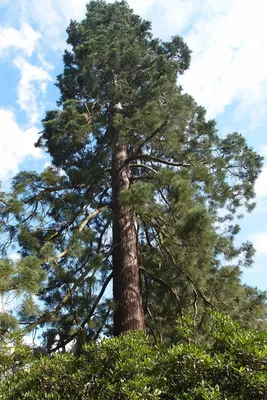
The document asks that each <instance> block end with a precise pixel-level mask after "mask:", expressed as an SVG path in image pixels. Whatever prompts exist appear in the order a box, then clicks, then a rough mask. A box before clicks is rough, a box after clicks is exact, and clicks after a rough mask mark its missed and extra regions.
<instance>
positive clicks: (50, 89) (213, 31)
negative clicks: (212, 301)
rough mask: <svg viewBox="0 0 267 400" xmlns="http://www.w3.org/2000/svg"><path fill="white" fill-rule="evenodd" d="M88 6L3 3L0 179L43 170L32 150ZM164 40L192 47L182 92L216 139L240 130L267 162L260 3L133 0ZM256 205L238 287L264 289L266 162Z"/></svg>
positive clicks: (266, 8)
mask: <svg viewBox="0 0 267 400" xmlns="http://www.w3.org/2000/svg"><path fill="white" fill-rule="evenodd" d="M85 4H86V0H75V1H73V0H39V1H38V2H37V1H36V0H0V137H1V147H0V180H1V181H2V183H3V186H4V187H8V185H9V183H10V179H11V177H12V176H13V175H14V174H15V173H17V172H18V171H19V170H23V169H34V170H35V169H42V168H43V167H44V165H46V164H47V162H48V161H49V159H48V157H47V156H46V155H45V154H43V153H41V152H40V151H39V150H37V149H35V148H34V142H35V141H36V139H37V136H38V135H37V132H38V131H39V130H40V129H41V125H40V120H41V118H42V117H43V116H44V113H45V110H47V109H52V108H54V107H55V102H56V100H57V98H58V91H57V89H56V88H55V87H54V85H53V83H54V82H55V77H56V75H57V74H59V73H60V72H61V70H62V67H63V64H62V54H63V51H64V49H65V47H66V45H65V38H66V35H65V29H66V27H67V25H68V23H69V20H70V19H71V18H72V19H78V20H79V19H81V18H82V17H83V16H84V13H85ZM129 4H130V6H131V7H132V8H133V9H134V10H135V12H136V13H138V14H140V15H141V16H142V17H144V18H146V19H148V20H150V21H152V26H153V32H154V34H155V35H156V36H159V37H160V38H162V39H168V38H169V37H170V36H171V35H174V34H180V35H182V36H183V37H184V38H185V40H186V42H187V43H188V45H189V47H190V48H191V49H192V51H193V54H192V63H191V68H190V70H189V71H188V72H186V73H185V75H184V77H183V78H182V79H181V82H180V83H182V85H183V86H184V89H185V91H187V92H188V93H190V94H191V95H193V96H194V97H195V99H196V100H197V101H198V102H199V104H201V105H203V106H204V107H206V109H207V113H208V116H209V117H211V118H215V119H216V120H217V122H218V129H219V132H220V133H221V134H222V135H225V134H226V133H227V132H231V131H239V132H241V133H243V135H244V136H245V137H246V139H247V141H248V143H249V145H251V146H253V147H255V149H256V150H257V151H258V152H260V153H261V154H262V155H264V156H267V137H266V129H267V90H266V89H267V26H266V21H265V17H266V15H267V2H266V0H254V1H253V2H252V1H251V0H201V1H200V0H130V1H129ZM256 194H257V207H256V209H255V210H254V212H253V213H252V214H249V215H246V216H245V218H244V220H243V221H242V223H241V226H242V231H241V234H240V236H239V240H251V241H252V242H253V243H254V246H255V248H256V250H257V255H256V258H255V264H254V267H253V268H252V269H249V270H246V271H244V275H243V279H244V281H245V282H246V283H248V284H250V285H252V286H258V287H259V288H260V289H262V290H267V266H266V263H265V258H266V256H267V163H266V164H265V166H264V169H263V172H262V174H261V176H260V177H259V179H258V181H257V184H256Z"/></svg>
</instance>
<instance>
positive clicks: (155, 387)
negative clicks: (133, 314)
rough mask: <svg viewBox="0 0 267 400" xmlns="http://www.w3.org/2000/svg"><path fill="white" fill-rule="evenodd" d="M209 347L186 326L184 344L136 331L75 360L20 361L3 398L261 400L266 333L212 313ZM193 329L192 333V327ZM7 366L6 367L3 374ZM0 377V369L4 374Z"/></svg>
mask: <svg viewBox="0 0 267 400" xmlns="http://www.w3.org/2000/svg"><path fill="white" fill-rule="evenodd" d="M210 317H211V318H212V326H211V325H207V326H206V328H207V330H208V333H209V335H210V342H209V344H207V345H202V346H201V345H200V344H197V343H195V341H191V339H190V337H191V334H192V330H191V328H192V326H193V324H192V321H190V320H187V321H185V325H187V328H186V329H182V331H181V332H180V333H181V334H182V336H183V342H182V343H180V344H177V345H173V346H171V347H170V348H166V347H164V346H162V345H160V346H154V345H152V344H151V341H150V339H149V338H148V337H146V336H144V335H143V334H141V333H138V332H137V333H128V334H124V335H122V336H121V337H119V338H114V339H102V340H100V341H99V342H98V343H91V344H89V345H87V346H85V348H84V354H83V355H82V356H80V357H77V356H74V355H72V354H55V355H54V356H50V357H48V356H43V357H41V358H40V359H37V360H35V361H34V360H31V361H29V358H28V355H27V354H26V353H25V354H24V353H23V352H21V349H16V350H15V352H14V354H16V353H17V355H16V356H15V358H16V360H18V359H19V357H24V360H25V361H24V362H25V363H28V366H27V368H23V363H21V362H20V364H19V365H17V367H16V368H15V369H13V370H12V373H9V374H7V377H6V379H4V380H2V382H1V384H0V389H1V393H2V397H1V398H2V399H3V400H15V399H16V400H20V399H32V400H35V399H36V400H37V399H41V398H42V399H46V398H47V399H48V398H49V399H57V400H60V399H62V400H63V399H64V400H66V399H72V400H74V399H75V400H85V399H87V400H90V399H92V400H97V399H99V400H105V399H106V400H112V399H114V400H124V399H125V400H126V399H131V400H133V399H135V400H148V399H153V400H160V399H164V400H175V399H177V400H178V399H179V400H182V399H188V400H215V399H219V400H225V399H227V400H238V399H240V400H247V399H249V400H261V399H262V400H264V399H266V395H267V335H266V332H264V333H257V332H251V331H247V330H245V329H244V328H242V327H241V326H240V325H239V324H237V323H235V322H233V321H232V320H231V319H229V318H228V317H226V316H224V315H222V314H218V313H212V314H211V316H210ZM190 327H191V328H190ZM10 367H11V365H10V364H8V366H7V368H10ZM2 372H3V370H2Z"/></svg>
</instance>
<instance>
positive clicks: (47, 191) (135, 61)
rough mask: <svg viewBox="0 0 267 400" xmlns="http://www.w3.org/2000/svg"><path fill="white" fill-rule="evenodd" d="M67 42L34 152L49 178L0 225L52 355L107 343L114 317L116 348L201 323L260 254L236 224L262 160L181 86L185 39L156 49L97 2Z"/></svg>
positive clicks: (23, 189)
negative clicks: (30, 279) (32, 289)
mask: <svg viewBox="0 0 267 400" xmlns="http://www.w3.org/2000/svg"><path fill="white" fill-rule="evenodd" d="M67 33H68V40H67V43H68V44H69V45H70V47H71V50H68V51H66V52H65V54H64V71H63V73H62V74H61V75H59V76H58V82H57V86H58V88H59V90H60V93H61V96H60V99H59V102H58V106H59V108H58V109H57V110H54V111H48V112H47V114H46V117H45V119H44V120H43V127H44V130H43V131H42V132H41V134H40V138H39V140H38V142H37V146H38V147H41V148H43V149H45V150H46V151H48V153H49V154H50V155H51V157H52V166H51V167H49V168H47V169H46V170H45V171H44V172H43V173H41V174H37V173H35V172H22V173H20V174H18V175H17V176H16V177H15V178H14V181H13V193H12V195H11V198H12V201H11V200H10V201H11V203H12V204H14V202H15V204H16V208H15V209H14V206H13V208H12V207H9V205H8V202H7V203H6V204H5V207H4V212H3V221H4V222H5V231H6V233H9V234H10V235H11V237H12V241H16V242H17V243H18V245H19V247H20V252H21V256H22V257H23V259H28V257H35V259H37V260H39V263H40V265H41V266H42V269H43V270H44V271H45V272H46V281H45V283H44V288H43V290H42V291H41V292H40V299H42V300H43V301H44V304H45V306H44V307H45V308H46V311H45V312H44V314H43V315H42V316H41V317H39V318H36V317H35V316H34V314H32V315H30V314H29V313H28V317H27V318H28V319H27V321H28V322H29V327H28V328H27V329H26V331H29V330H30V329H33V328H34V327H36V326H37V325H38V324H41V325H44V324H48V327H50V330H49V331H48V333H47V340H48V344H49V346H50V347H51V345H52V344H53V343H55V340H56V339H55V338H56V337H58V336H57V335H59V339H58V344H57V346H58V347H62V346H63V345H64V344H66V343H67V342H68V341H70V340H71V339H72V338H74V337H76V338H77V337H79V338H81V340H84V335H85V336H86V337H89V338H96V337H97V336H98V335H99V334H100V332H101V330H102V329H103V328H105V329H106V330H109V324H110V317H111V314H113V319H114V330H113V332H114V334H115V335H119V334H120V333H121V332H123V331H127V330H142V331H144V330H145V329H146V326H149V327H150V328H151V330H152V331H153V332H154V328H153V326H157V324H158V321H159V320H160V319H164V318H165V317H166V316H167V317H168V315H169V316H170V318H171V319H177V317H178V316H179V315H180V316H182V315H183V314H184V313H185V312H186V310H187V309H188V308H191V309H192V310H193V312H194V315H195V318H196V319H197V318H198V319H199V322H200V323H201V318H202V317H201V316H200V315H199V314H198V313H197V307H198V308H200V307H202V308H203V307H204V308H205V307H211V306H213V305H215V304H218V305H219V304H221V305H222V304H224V300H225V299H226V298H227V294H226V293H223V290H222V286H221V285H220V284H219V285H217V283H218V282H217V280H219V279H220V282H222V281H223V280H224V282H225V280H226V278H225V276H226V275H227V274H228V275H229V277H230V276H231V273H232V272H231V271H234V272H233V273H232V275H234V277H235V278H236V281H237V283H236V284H237V285H238V287H239V289H240V293H241V292H242V290H241V288H242V285H241V283H240V265H241V264H240V265H238V263H239V261H238V262H236V260H237V259H238V257H239V258H240V259H241V258H242V259H243V264H244V265H248V264H250V263H251V258H252V255H253V249H252V247H251V245H250V244H249V243H246V244H244V245H242V246H241V247H239V248H236V247H235V246H234V237H235V234H236V233H237V232H238V227H237V225H236V224H234V223H233V218H234V215H235V214H236V215H237V216H239V211H238V210H239V209H240V207H241V206H242V207H245V208H247V209H248V210H251V209H252V208H253V206H254V203H253V197H254V191H253V185H254V183H255V180H256V178H257V176H258V174H259V172H260V168H261V166H262V160H261V157H259V156H258V155H257V154H256V153H255V152H254V151H253V150H252V149H251V148H250V147H248V146H247V144H246V142H245V140H244V138H243V137H242V136H241V135H240V134H238V133H231V134H229V135H227V136H226V137H225V138H220V136H219V135H218V134H217V131H216V128H215V122H214V121H207V120H206V119H205V110H204V109H203V108H202V107H200V106H198V105H197V104H196V102H195V101H194V99H193V98H192V97H191V96H189V95H187V94H185V93H183V91H182V88H181V86H179V85H177V79H178V81H179V76H180V75H181V74H183V72H184V71H185V70H186V69H187V68H188V67H189V63H190V51H189V49H188V47H187V45H186V44H185V43H184V41H183V40H182V39H181V37H179V36H174V37H173V38H172V40H171V41H169V42H163V41H161V40H160V39H155V38H153V37H152V34H151V27H150V23H149V22H147V21H144V20H142V19H141V18H140V17H139V16H137V15H135V14H134V13H133V11H132V10H131V9H130V8H129V7H128V5H127V4H126V3H125V2H124V1H122V2H116V3H114V4H107V3H105V2H104V1H91V2H90V3H89V4H88V5H87V14H86V17H85V19H84V20H83V21H81V22H75V21H72V22H71V23H70V25H69V27H68V30H67ZM222 209H223V210H225V213H224V215H223V214H222ZM25 215H26V217H25ZM11 216H13V217H15V220H13V221H15V222H11V221H10V217H11ZM8 218H9V220H8V222H7V219H8ZM222 260H227V262H229V265H226V266H225V267H224V268H225V274H223V273H222V267H221V263H222ZM231 260H235V262H236V264H235V266H233V265H232V264H231ZM229 279H230V278H229ZM111 280H112V281H113V301H110V300H109V298H108V296H107V295H105V291H106V289H107V288H108V287H109V284H110V282H111ZM97 290H98V291H97ZM170 296H172V298H173V301H172V303H170V300H169V297H170ZM232 296H233V297H234V294H233V293H232ZM240 296H241V297H242V296H245V294H244V291H243V292H242V293H241V294H240ZM251 296H252V297H253V296H254V297H255V293H253V294H251ZM259 296H260V294H259ZM159 297H160V298H159ZM165 297H166V301H165ZM264 301H265V295H264V294H263V295H262V298H260V300H259V302H258V303H259V304H260V309H261V312H259V313H258V314H257V316H255V318H258V317H259V316H262V315H263V312H264ZM228 306H229V307H230V304H228ZM152 308H153V310H154V311H153V312H152ZM235 311H236V309H235ZM24 318H25V315H24ZM145 319H146V323H145Z"/></svg>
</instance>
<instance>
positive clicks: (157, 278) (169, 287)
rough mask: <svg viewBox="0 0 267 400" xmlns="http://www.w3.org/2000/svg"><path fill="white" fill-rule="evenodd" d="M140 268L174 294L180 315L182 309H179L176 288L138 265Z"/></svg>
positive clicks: (179, 301)
mask: <svg viewBox="0 0 267 400" xmlns="http://www.w3.org/2000/svg"><path fill="white" fill-rule="evenodd" d="M140 270H141V271H142V272H143V273H144V274H145V275H148V276H150V277H151V278H152V279H154V281H156V282H157V283H159V284H160V285H162V286H164V287H165V288H166V289H168V290H169V291H170V292H171V293H172V294H173V295H174V296H175V299H176V300H177V304H178V306H179V313H180V315H181V316H182V311H181V308H180V303H181V300H180V298H179V296H178V294H177V292H176V290H175V289H174V288H173V287H171V285H170V284H169V283H168V282H167V281H165V280H164V279H162V278H160V277H159V276H157V275H155V274H154V273H153V272H151V271H147V270H146V269H145V268H143V267H140Z"/></svg>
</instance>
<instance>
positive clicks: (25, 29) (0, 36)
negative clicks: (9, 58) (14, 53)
mask: <svg viewBox="0 0 267 400" xmlns="http://www.w3.org/2000/svg"><path fill="white" fill-rule="evenodd" d="M39 38H40V34H39V33H38V32H35V31H34V30H33V29H32V27H31V26H30V25H29V24H27V23H23V24H22V26H21V29H20V30H17V29H14V28H11V27H3V26H0V56H3V55H5V54H6V53H7V51H9V50H10V49H12V48H14V49H16V50H17V49H21V50H23V52H24V53H25V54H26V55H27V56H31V55H32V53H33V51H34V49H35V47H36V44H37V42H38V40H39Z"/></svg>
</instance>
